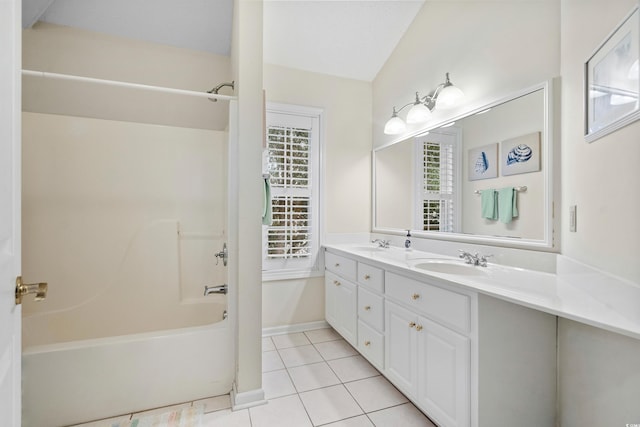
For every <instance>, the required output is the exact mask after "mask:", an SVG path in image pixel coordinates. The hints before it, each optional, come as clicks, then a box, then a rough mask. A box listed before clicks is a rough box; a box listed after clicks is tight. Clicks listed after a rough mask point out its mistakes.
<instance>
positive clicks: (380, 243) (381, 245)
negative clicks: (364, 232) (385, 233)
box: [371, 239, 391, 248]
mask: <svg viewBox="0 0 640 427" xmlns="http://www.w3.org/2000/svg"><path fill="white" fill-rule="evenodd" d="M371 243H377V244H378V247H379V248H388V247H389V245H390V244H391V242H390V241H388V240H382V239H375V240H372V241H371Z"/></svg>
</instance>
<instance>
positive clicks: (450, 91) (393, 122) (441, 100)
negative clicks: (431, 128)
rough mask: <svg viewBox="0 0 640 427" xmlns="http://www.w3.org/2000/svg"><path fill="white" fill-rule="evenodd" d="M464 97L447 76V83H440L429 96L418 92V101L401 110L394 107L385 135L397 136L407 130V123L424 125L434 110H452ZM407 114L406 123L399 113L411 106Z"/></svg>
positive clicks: (404, 106)
mask: <svg viewBox="0 0 640 427" xmlns="http://www.w3.org/2000/svg"><path fill="white" fill-rule="evenodd" d="M463 97H464V94H463V93H462V91H461V90H460V89H459V88H457V87H456V86H454V85H453V83H451V80H449V73H446V74H445V82H444V83H440V84H439V85H438V86H437V87H436V88H435V89H434V90H433V91H432V92H430V93H429V94H428V95H425V96H423V97H420V94H419V93H418V92H416V99H415V101H413V102H410V103H409V104H406V105H403V106H402V107H400V109H399V110H396V107H395V106H394V107H393V114H392V115H391V118H390V119H389V120H388V121H387V123H386V124H385V125H384V133H386V134H387V135H397V134H400V133H403V132H404V131H406V130H407V125H406V123H410V124H415V123H424V122H426V121H428V120H429V119H430V118H431V112H432V111H433V110H434V108H439V109H443V110H444V109H447V108H452V107H454V106H455V105H457V104H458V102H459V101H460V100H461V99H462V98H463ZM410 105H411V108H410V109H409V112H408V113H407V121H406V123H405V121H404V120H402V119H401V118H400V117H398V113H399V112H400V111H402V110H404V109H405V108H406V107H408V106H410Z"/></svg>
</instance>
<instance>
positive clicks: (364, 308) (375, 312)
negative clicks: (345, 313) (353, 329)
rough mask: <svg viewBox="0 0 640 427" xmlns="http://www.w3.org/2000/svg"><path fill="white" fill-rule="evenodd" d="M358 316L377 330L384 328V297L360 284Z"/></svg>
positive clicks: (380, 330)
mask: <svg viewBox="0 0 640 427" xmlns="http://www.w3.org/2000/svg"><path fill="white" fill-rule="evenodd" d="M358 317H359V318H360V320H363V321H364V322H366V323H368V324H369V325H370V326H371V327H373V328H374V329H375V330H377V331H379V332H382V331H383V329H384V299H383V298H382V297H381V296H379V295H376V294H374V293H372V292H369V291H367V290H366V289H364V288H363V287H362V286H358Z"/></svg>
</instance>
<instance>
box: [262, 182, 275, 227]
mask: <svg viewBox="0 0 640 427" xmlns="http://www.w3.org/2000/svg"><path fill="white" fill-rule="evenodd" d="M272 223H273V219H272V213H271V184H270V183H269V178H265V179H264V190H263V192H262V224H263V225H271V224H272Z"/></svg>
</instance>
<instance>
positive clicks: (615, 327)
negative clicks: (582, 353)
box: [324, 244, 640, 339]
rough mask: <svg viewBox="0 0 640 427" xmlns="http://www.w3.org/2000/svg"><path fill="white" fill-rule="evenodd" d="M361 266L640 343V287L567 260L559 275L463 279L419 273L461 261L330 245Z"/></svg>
mask: <svg viewBox="0 0 640 427" xmlns="http://www.w3.org/2000/svg"><path fill="white" fill-rule="evenodd" d="M324 246H325V248H327V249H328V250H329V251H331V252H336V253H342V254H343V255H348V256H350V257H352V258H357V259H358V260H360V261H364V262H367V261H368V262H371V261H374V262H376V263H380V264H382V265H383V267H384V268H385V269H387V270H390V271H394V272H400V273H404V274H405V275H407V276H411V277H413V278H415V279H418V280H420V279H427V278H436V279H439V280H443V281H445V282H447V283H449V284H454V285H457V286H460V287H462V288H466V289H470V290H475V291H477V292H480V293H483V294H486V295H490V296H493V297H496V298H500V299H502V300H505V301H510V302H513V303H515V304H519V305H523V306H525V307H529V308H533V309H536V310H540V311H544V312H546V313H550V314H553V315H557V316H560V317H564V318H567V319H571V320H575V321H577V322H581V323H585V324H588V325H591V326H595V327H598V328H602V329H606V330H609V331H612V332H616V333H620V334H623V335H626V336H629V337H632V338H636V339H640V287H639V286H638V285H637V284H635V283H632V282H629V281H625V280H623V279H620V278H617V277H613V276H611V275H608V274H605V273H603V272H600V271H598V270H594V269H592V268H590V267H588V266H586V265H584V264H580V263H578V262H576V261H573V260H571V259H569V258H567V257H564V256H561V255H559V256H558V266H557V273H555V274H552V273H542V272H538V271H534V270H526V269H522V268H515V267H506V266H502V265H498V264H492V263H489V264H488V266H487V267H469V268H474V269H481V270H482V272H481V273H479V275H459V274H448V273H439V272H433V271H426V270H423V269H420V268H416V267H415V266H416V265H417V264H420V263H421V262H428V261H430V260H431V261H433V260H437V259H442V260H451V261H453V260H458V259H457V258H452V257H448V256H444V255H440V254H435V253H429V252H422V251H417V250H405V249H403V248H394V247H392V248H387V249H379V248H377V247H375V246H374V245H372V244H331V245H324ZM456 262H457V261H456Z"/></svg>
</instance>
